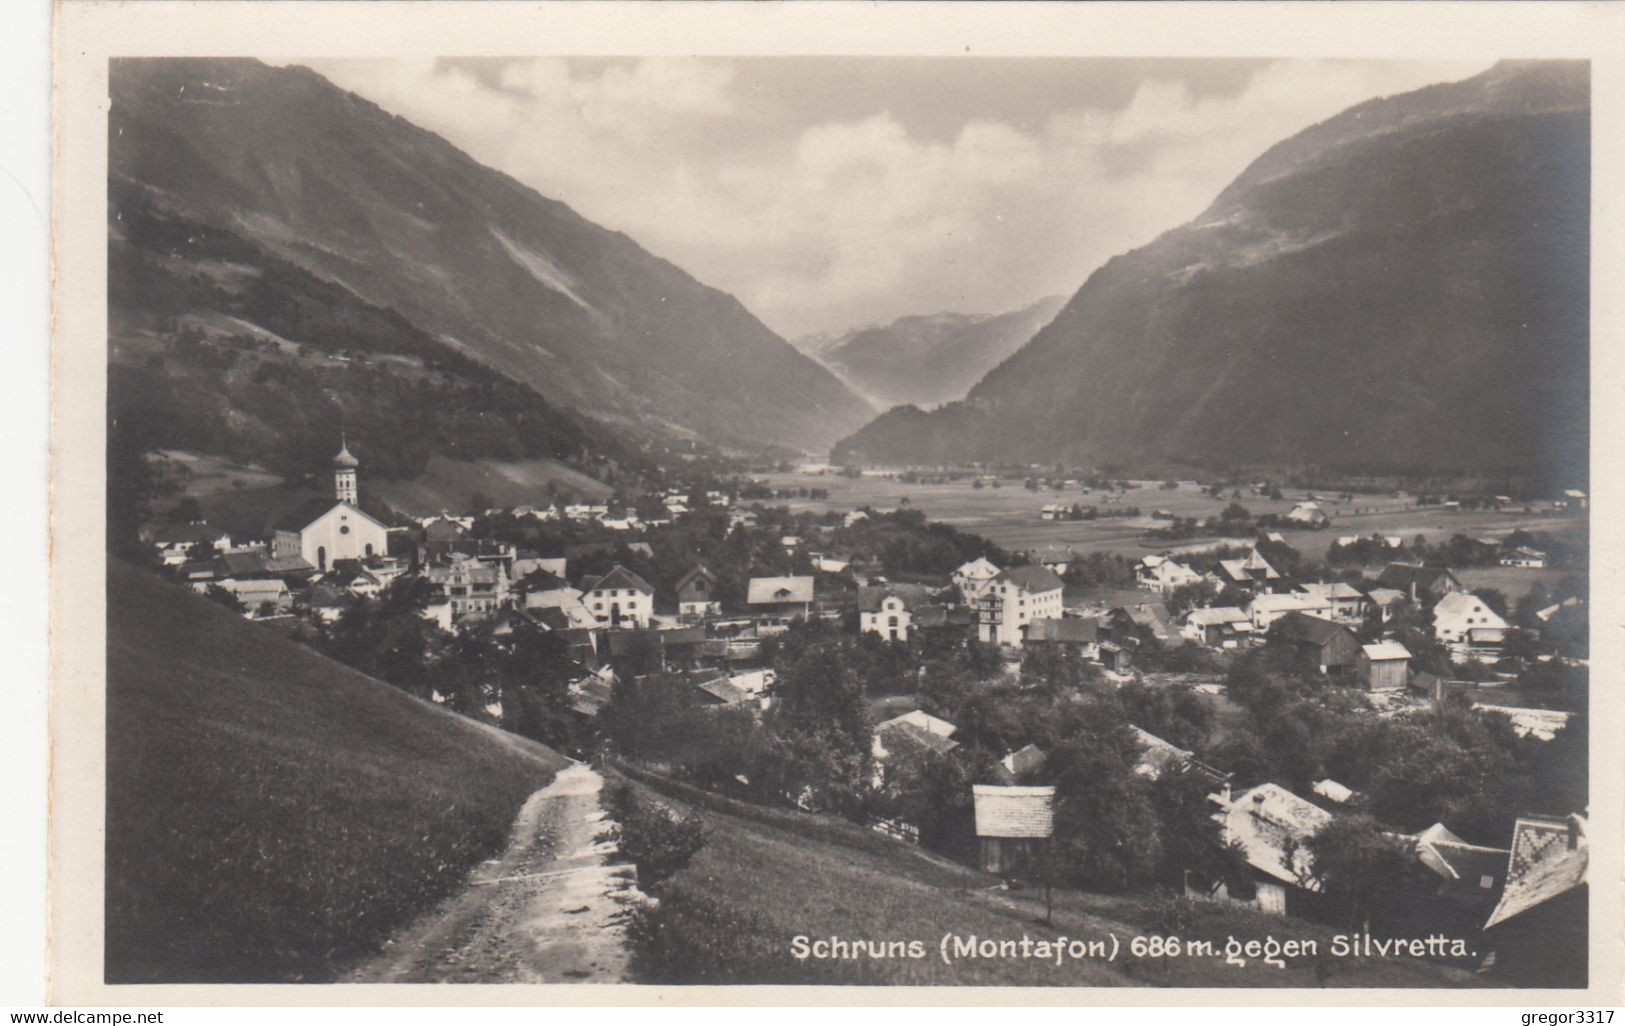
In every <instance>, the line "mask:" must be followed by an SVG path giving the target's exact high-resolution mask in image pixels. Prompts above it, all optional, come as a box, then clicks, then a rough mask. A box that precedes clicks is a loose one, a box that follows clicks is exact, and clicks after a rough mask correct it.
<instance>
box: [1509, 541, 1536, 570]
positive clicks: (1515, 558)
mask: <svg viewBox="0 0 1625 1026" xmlns="http://www.w3.org/2000/svg"><path fill="white" fill-rule="evenodd" d="M1500 563H1501V565H1502V566H1515V567H1522V568H1523V569H1526V570H1544V569H1546V553H1544V552H1541V551H1540V550H1539V549H1531V548H1528V547H1526V546H1522V545H1520V546H1518V547H1517V548H1515V549H1508V550H1507V551H1506V552H1503V553H1501V559H1500Z"/></svg>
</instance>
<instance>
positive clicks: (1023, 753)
mask: <svg viewBox="0 0 1625 1026" xmlns="http://www.w3.org/2000/svg"><path fill="white" fill-rule="evenodd" d="M1048 761H1049V755H1048V753H1046V752H1045V751H1044V750H1043V749H1042V748H1040V747H1038V746H1037V745H1035V744H1032V743H1030V742H1029V743H1028V744H1025V745H1023V746H1021V747H1020V748H1018V749H1016V750H1015V751H1013V752H1007V753H1005V756H1004V758H1002V759H1000V760H999V768H1000V769H1001V770H1003V771H1004V772H1003V773H1002V774H1000V776H1001V777H1002V778H1005V779H1008V781H1009V782H1010V783H1012V784H1014V783H1018V782H1020V780H1021V779H1022V778H1023V777H1025V776H1027V775H1028V774H1031V773H1037V772H1038V771H1039V770H1041V769H1043V768H1044V764H1045V763H1046V762H1048Z"/></svg>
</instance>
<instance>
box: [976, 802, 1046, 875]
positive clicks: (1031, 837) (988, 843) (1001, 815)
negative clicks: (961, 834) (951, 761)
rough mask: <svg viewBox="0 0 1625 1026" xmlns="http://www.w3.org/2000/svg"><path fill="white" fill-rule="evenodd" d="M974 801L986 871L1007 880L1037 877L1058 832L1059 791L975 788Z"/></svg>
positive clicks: (983, 863)
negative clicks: (1014, 877)
mask: <svg viewBox="0 0 1625 1026" xmlns="http://www.w3.org/2000/svg"><path fill="white" fill-rule="evenodd" d="M971 801H972V803H973V804H974V807H975V815H976V840H977V847H978V848H979V855H980V860H979V861H980V864H981V867H982V869H983V870H985V871H986V872H989V873H998V874H999V875H1000V876H1007V877H1008V876H1032V875H1036V874H1037V872H1038V871H1039V870H1040V868H1041V867H1042V864H1043V856H1044V852H1045V848H1046V847H1047V845H1048V842H1049V839H1050V837H1051V836H1052V835H1053V834H1054V832H1055V788H1054V787H1004V786H999V785H997V784H975V785H972V787H971Z"/></svg>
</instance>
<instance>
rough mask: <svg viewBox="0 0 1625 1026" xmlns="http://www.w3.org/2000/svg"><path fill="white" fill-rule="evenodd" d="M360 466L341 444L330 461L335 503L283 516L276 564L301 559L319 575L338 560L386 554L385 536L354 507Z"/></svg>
mask: <svg viewBox="0 0 1625 1026" xmlns="http://www.w3.org/2000/svg"><path fill="white" fill-rule="evenodd" d="M360 466H361V461H360V460H357V459H356V458H355V457H354V456H352V455H350V447H349V445H348V444H347V443H343V442H341V443H340V446H339V453H338V455H337V456H334V457H333V498H334V500H336V501H329V500H326V499H313V500H311V501H310V502H307V503H305V504H303V505H301V506H300V507H299V508H298V509H295V510H294V511H293V512H291V513H289V514H288V515H287V516H285V517H283V518H282V519H281V520H280V521H278V522H277V524H276V530H275V533H274V534H273V535H272V538H271V555H272V557H273V558H275V559H292V558H299V559H303V560H304V561H305V562H306V563H309V564H310V565H311V566H313V567H315V568H316V569H317V570H321V571H323V572H325V571H327V570H328V569H329V568H330V567H332V565H333V564H334V563H335V562H337V561H338V560H341V559H357V560H361V559H369V558H371V557H372V556H382V555H386V554H387V553H388V552H389V532H388V529H387V528H385V527H384V525H383V524H381V523H379V522H378V521H377V520H375V519H373V518H372V517H371V516H368V515H367V514H366V513H363V512H362V511H361V507H360V506H358V505H357V504H356V502H357V498H358V492H357V482H356V478H357V473H356V471H357V470H358V469H359V467H360Z"/></svg>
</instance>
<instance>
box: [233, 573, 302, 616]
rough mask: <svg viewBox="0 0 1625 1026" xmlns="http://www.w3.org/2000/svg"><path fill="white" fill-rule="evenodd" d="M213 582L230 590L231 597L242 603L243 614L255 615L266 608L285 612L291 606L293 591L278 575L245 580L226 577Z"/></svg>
mask: <svg viewBox="0 0 1625 1026" xmlns="http://www.w3.org/2000/svg"><path fill="white" fill-rule="evenodd" d="M214 583H215V586H216V587H218V588H220V589H222V590H224V591H227V592H230V593H231V595H232V597H233V598H235V599H236V600H237V601H238V602H241V603H242V604H243V615H244V616H255V615H258V614H261V613H263V612H265V611H266V610H267V609H269V610H270V611H272V612H277V613H286V612H287V611H288V610H289V609H291V608H293V592H291V591H289V590H288V585H287V582H286V581H284V580H282V579H281V578H280V577H273V578H269V579H261V578H247V579H245V580H237V579H235V578H231V577H227V578H224V579H222V580H219V581H216V582H214Z"/></svg>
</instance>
